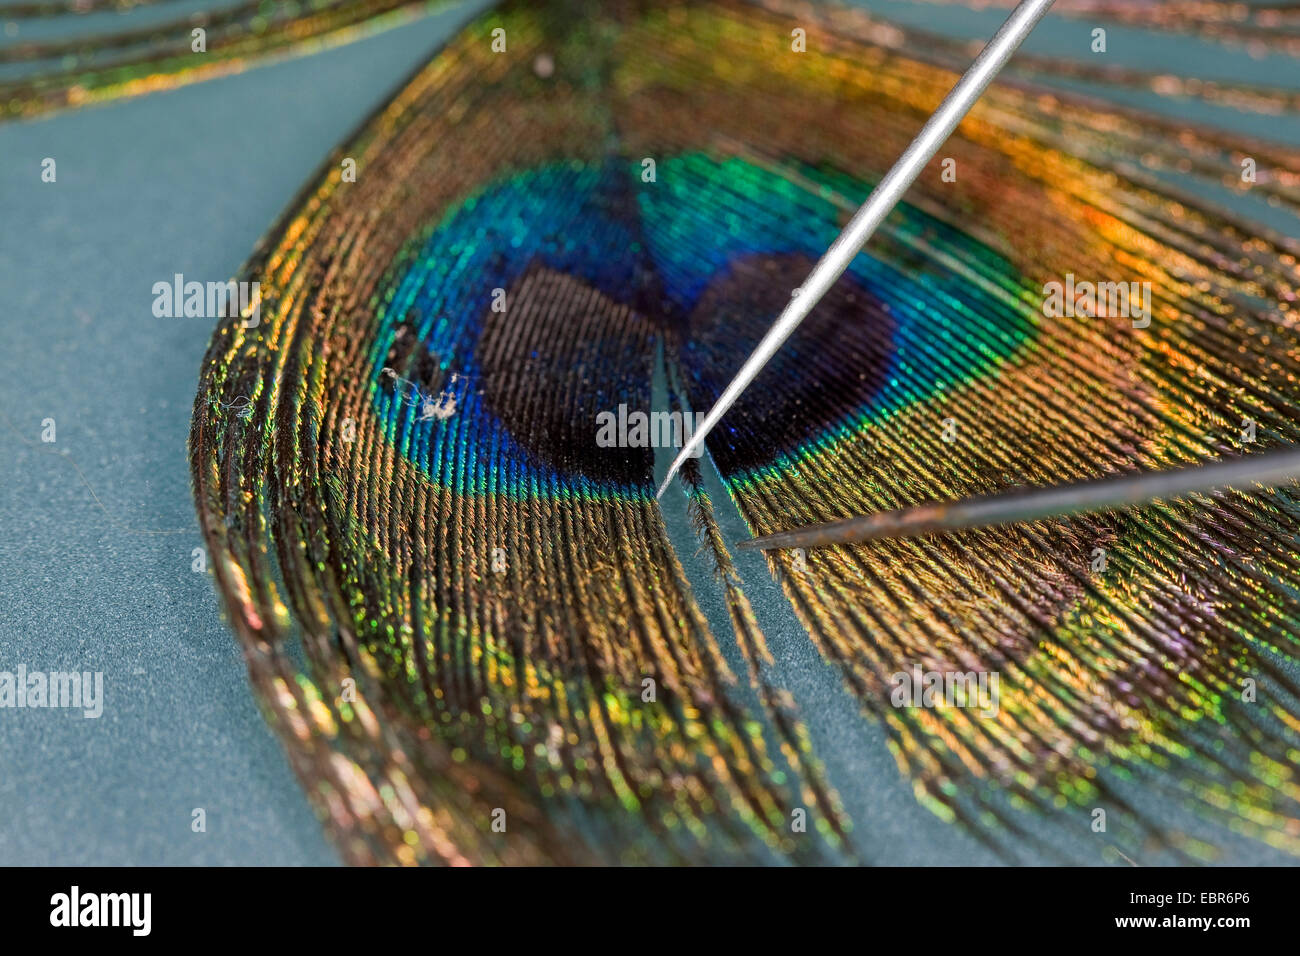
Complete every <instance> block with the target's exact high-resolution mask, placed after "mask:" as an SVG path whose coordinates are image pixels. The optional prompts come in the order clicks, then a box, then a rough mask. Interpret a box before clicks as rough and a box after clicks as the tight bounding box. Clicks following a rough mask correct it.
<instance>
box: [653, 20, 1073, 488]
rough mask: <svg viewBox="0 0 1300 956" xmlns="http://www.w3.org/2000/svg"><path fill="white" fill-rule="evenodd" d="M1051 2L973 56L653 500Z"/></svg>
mask: <svg viewBox="0 0 1300 956" xmlns="http://www.w3.org/2000/svg"><path fill="white" fill-rule="evenodd" d="M1052 2H1053V0H1022V2H1021V3H1020V5H1019V6H1017V7H1016V8H1015V10H1013V11H1012V12H1011V16H1009V17H1008V18H1007V21H1006V23H1004V24H1002V27H1001V28H1000V29H999V30H998V32H997V33H996V34H994V35H993V39H992V40H990V41H989V42H988V45H987V46H986V47H984V49H983V50H982V51H980V55H979V56H977V57H976V58H975V62H974V63H972V64H971V66H970V69H968V70H967V71H966V73H965V74H964V75H963V76H962V78H961V79H960V80H958V81H957V85H956V86H954V87H953V88H952V91H951V92H950V93H949V94H948V95H947V97H945V98H944V101H943V102H942V103H940V104H939V108H938V109H937V110H935V112H934V115H933V116H931V117H930V119H929V120H928V121H927V122H926V124H925V126H923V127H922V128H921V132H920V133H918V134H917V137H916V139H914V140H912V143H911V145H910V146H908V147H907V149H906V150H905V151H904V153H903V155H902V156H900V157H899V159H898V162H896V163H894V166H893V168H892V169H890V170H889V172H888V173H886V174H885V178H884V179H882V180H881V181H880V182H879V183H878V184H877V185H876V188H875V189H874V190H872V192H871V195H870V196H868V197H867V201H866V202H864V203H863V204H862V207H861V208H860V209H858V211H857V212H856V213H854V214H853V218H852V219H851V220H849V224H848V226H846V227H845V229H844V231H843V232H842V233H840V235H839V236H838V237H837V238H836V240H835V241H834V242H833V243H831V247H830V248H829V249H827V250H826V253H825V254H824V255H823V256H822V257H821V259H820V260H819V261H818V263H817V265H816V266H814V267H813V271H812V272H811V273H809V275H808V278H807V279H805V280H804V283H803V285H802V286H800V287H799V288H798V289H795V290H794V293H793V294H792V297H791V299H790V303H789V305H787V306H786V307H785V309H784V310H783V311H782V312H781V314H780V315H779V316H778V317H777V319H776V322H774V323H773V324H772V328H771V329H769V330H768V332H767V334H766V335H765V336H763V340H762V341H761V342H759V343H758V348H756V349H754V352H753V354H752V355H750V356H749V358H748V359H746V360H745V364H744V365H742V366H741V368H740V371H739V372H737V373H736V377H735V378H734V379H732V381H731V384H729V385H728V386H727V387H726V388H725V389H724V390H723V392H722V394H721V395H720V396H718V400H717V402H716V403H714V406H713V407H712V408H711V409H709V412H708V414H707V415H705V416H704V420H703V421H702V422H701V423H700V424H699V426H698V427H697V428H696V430H695V432H694V434H693V435H691V437H690V438H689V439H688V440H687V441H686V443H685V444H684V445H683V446H682V449H681V452H680V453H678V455H677V457H676V458H675V459H673V463H672V465H671V466H670V467H669V469H668V475H667V477H665V478H664V481H663V484H662V485H660V486H659V491H658V492H657V493H656V495H655V497H657V498H662V497H663V493H664V491H666V490H667V488H668V485H669V483H670V482H671V481H672V479H673V476H674V475H675V474H677V471H678V469H679V468H681V467H682V465H684V464H685V463H686V462H687V460H688V459H690V458H692V457H693V456H694V453H695V450H696V449H697V448H699V447H700V445H701V444H703V442H704V438H705V436H706V435H708V434H709V432H710V431H712V430H713V427H714V426H715V425H717V424H718V421H719V420H720V419H721V418H722V416H723V415H725V414H726V413H727V410H728V409H729V408H731V406H732V405H733V404H734V403H735V401H736V399H737V398H739V397H740V393H741V392H743V391H744V390H745V389H746V388H747V387H748V386H749V384H750V383H751V382H752V381H753V380H754V378H755V377H756V376H757V375H758V373H759V372H760V371H762V369H763V366H764V365H766V364H767V363H768V360H769V359H771V358H772V356H773V355H775V354H776V352H777V350H778V349H780V348H781V345H782V343H784V342H785V340H786V339H787V338H789V337H790V335H791V333H793V332H794V330H795V329H796V328H797V327H798V326H799V323H800V322H802V321H803V320H804V318H805V317H806V316H807V315H808V313H809V312H811V311H812V309H813V306H815V305H816V304H817V302H818V301H819V300H820V299H821V297H822V296H824V295H825V294H826V293H827V291H828V290H829V289H830V287H831V286H832V285H834V284H835V280H836V279H838V278H839V277H840V275H841V274H842V273H843V272H844V270H845V269H847V268H848V267H849V263H851V262H852V261H853V257H854V256H856V255H857V254H858V252H860V251H861V249H862V247H863V246H864V245H866V243H867V240H868V239H870V238H871V234H872V233H873V232H875V231H876V227H877V226H879V225H880V223H881V222H882V221H883V220H884V218H885V216H887V215H888V214H889V211H890V210H891V209H893V208H894V206H896V205H897V204H898V201H899V200H900V199H902V198H903V193H905V192H906V191H907V187H909V186H910V185H912V183H913V181H915V179H916V177H917V176H918V175H920V173H921V170H922V169H923V168H925V164H926V163H928V162H929V161H930V159H931V158H932V157H933V156H934V154H935V153H936V152H937V151H938V149H939V147H940V146H942V145H943V143H944V141H945V140H947V138H948V136H949V135H950V134H951V133H952V131H953V130H954V129H956V128H957V124H958V123H959V122H961V119H962V117H963V116H965V115H966V113H967V112H968V111H969V110H970V108H971V107H972V106H974V105H975V101H976V100H977V99H979V97H980V94H981V93H983V92H984V90H985V88H986V87H987V86H988V85H989V83H990V82H991V81H992V79H993V77H994V76H996V75H997V72H998V71H999V70H1000V69H1002V66H1003V65H1004V64H1005V63H1006V62H1007V60H1008V59H1009V58H1010V57H1011V54H1012V53H1014V52H1015V50H1016V48H1017V47H1019V46H1020V43H1021V41H1023V40H1024V39H1025V37H1027V36H1028V35H1029V31H1031V30H1032V29H1033V28H1034V25H1035V24H1036V23H1038V21H1039V20H1040V19H1042V17H1043V15H1044V14H1045V13H1047V11H1048V9H1049V8H1050V7H1051V6H1052Z"/></svg>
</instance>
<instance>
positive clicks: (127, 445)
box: [0, 0, 1300, 864]
mask: <svg viewBox="0 0 1300 956" xmlns="http://www.w3.org/2000/svg"><path fill="white" fill-rule="evenodd" d="M479 5H480V6H481V4H479ZM868 5H869V6H872V7H875V8H877V9H880V10H883V11H886V12H888V13H891V14H897V15H900V16H906V17H908V18H910V22H912V23H915V24H917V25H926V26H929V27H931V28H935V29H940V28H942V29H944V30H948V31H951V32H954V33H955V34H956V35H962V36H970V35H980V34H987V33H989V32H991V30H992V28H993V26H994V25H995V23H996V21H997V20H999V19H1000V14H998V13H996V12H992V11H984V12H982V13H969V14H968V13H966V12H963V11H956V10H952V9H951V8H948V7H936V6H930V5H927V4H921V5H918V6H915V7H912V6H911V5H906V4H899V3H895V2H885V0H879V2H873V3H870V4H868ZM461 16H463V14H462V15H456V14H451V15H447V16H444V17H439V18H433V19H430V20H425V21H421V22H419V23H415V24H412V25H409V26H405V27H401V28H398V29H396V30H393V31H391V32H389V33H386V34H382V35H380V36H377V37H372V38H369V39H366V40H362V41H360V42H358V43H356V44H354V45H351V46H348V47H343V48H340V49H336V50H332V51H329V52H326V53H322V54H318V55H316V56H313V57H311V58H307V59H302V60H294V61H290V62H286V63H281V64H277V65H273V66H268V67H265V68H261V69H256V70H252V71H250V72H248V73H245V74H242V75H238V76H233V77H228V78H223V79H219V80H215V81H211V82H208V83H203V84H199V85H195V86H190V87H185V88H182V89H179V90H174V91H171V92H167V93H161V94H155V95H152V96H149V97H146V98H143V99H137V100H133V101H129V102H123V103H117V104H113V105H109V106H105V107H100V108H96V109H90V110H85V111H81V112H73V113H65V114H61V115H58V116H55V117H52V118H49V119H46V120H42V121H39V122H32V123H20V124H7V125H0V222H2V223H3V229H0V415H3V418H2V419H0V670H6V669H8V670H12V669H13V667H14V666H16V665H17V664H18V663H24V664H26V665H27V666H28V667H29V668H32V669H38V668H39V669H52V668H57V669H73V668H75V669H77V670H102V671H103V672H104V674H105V681H106V685H107V687H106V697H107V701H106V705H105V712H104V716H103V717H102V718H100V719H99V720H86V719H84V718H82V717H80V716H76V715H74V714H72V713H68V712H62V711H14V710H5V711H0V863H108V864H117V863H202V864H211V863H290V864H293V863H330V862H334V861H335V860H336V856H335V854H334V852H333V851H332V849H331V848H330V847H329V846H328V845H327V843H326V842H325V840H324V838H323V836H322V834H321V831H320V828H319V826H318V825H317V822H316V820H315V819H314V817H313V816H312V814H311V812H310V810H309V809H308V807H307V804H306V801H305V799H304V797H303V795H302V793H301V790H300V788H299V786H298V784H297V782H296V781H295V779H294V778H293V776H292V774H291V772H290V771H289V768H288V766H287V763H286V761H285V759H284V756H283V753H282V752H281V749H280V747H279V745H278V744H277V743H276V741H275V740H274V738H273V737H272V735H271V734H270V732H269V731H268V730H267V728H266V727H265V725H264V723H263V721H262V719H261V716H260V715H259V714H258V712H257V710H256V708H255V706H254V704H253V701H252V697H251V694H250V692H249V689H248V686H247V680H246V677H245V671H244V666H243V662H242V659H241V657H240V655H239V653H238V651H237V649H236V647H235V643H234V640H233V638H232V637H231V635H230V633H229V631H228V630H227V628H226V626H225V623H224V621H223V620H222V617H221V613H220V609H219V607H218V603H217V600H216V596H215V594H214V592H213V589H212V586H211V581H210V578H209V577H208V576H207V575H203V574H195V573H193V572H192V571H191V550H192V549H193V548H194V547H196V546H198V545H199V544H200V543H201V542H200V540H199V535H198V530H197V526H196V522H195V519H194V509H193V504H192V501H191V498H190V491H189V478H188V470H187V463H186V454H185V440H186V435H187V431H188V425H189V418H190V406H191V402H192V400H193V396H194V390H195V384H196V377H197V371H198V366H199V360H200V357H201V356H202V353H203V351H204V348H205V345H206V343H207V339H208V335H209V333H210V323H209V322H208V321H206V320H200V319H155V318H154V317H153V315H152V314H151V309H150V306H151V303H152V294H151V291H150V290H151V286H152V284H153V282H155V281H158V280H160V279H167V278H168V277H170V276H171V275H172V274H173V273H175V272H182V273H184V274H185V275H186V276H187V277H189V278H200V279H205V280H206V279H220V278H224V277H226V276H228V275H230V274H231V273H233V272H234V270H235V269H236V268H237V267H238V265H239V264H240V262H241V261H242V260H243V259H244V258H245V256H246V255H247V254H248V252H249V250H250V249H251V248H252V246H253V244H254V243H255V242H256V240H257V239H258V238H259V237H260V236H261V235H262V233H263V231H264V230H265V228H266V227H267V225H268V224H269V223H270V222H271V221H272V220H273V219H274V218H275V216H276V215H277V214H278V213H279V212H280V211H281V209H282V208H283V206H284V204H285V203H286V202H287V201H288V200H289V198H290V197H291V196H292V195H293V194H294V192H295V191H296V190H297V189H298V187H299V186H300V185H301V184H302V183H303V181H304V180H305V179H306V177H307V176H308V175H309V174H310V173H311V172H312V170H313V169H314V168H315V167H316V166H317V165H318V163H319V162H320V160H321V158H322V157H323V156H324V155H325V154H326V153H327V152H328V151H329V150H330V149H331V148H332V147H333V146H334V145H335V144H336V143H337V142H338V141H339V140H340V139H341V138H342V137H343V136H344V135H345V134H346V133H347V132H348V131H349V130H350V129H351V128H352V127H353V126H354V125H355V124H356V123H357V122H358V121H359V120H360V119H361V117H362V116H363V115H364V114H365V113H366V112H367V111H368V110H369V109H371V108H372V107H373V106H375V105H377V104H378V103H380V102H382V100H383V99H384V98H385V96H386V93H387V91H388V90H390V89H391V88H392V86H393V85H394V84H395V83H397V82H398V81H399V80H400V79H401V78H402V77H403V76H404V75H405V74H406V73H408V72H409V71H410V70H411V69H412V68H414V67H415V66H416V65H417V64H418V63H420V62H421V61H422V60H423V58H424V57H425V55H426V54H427V53H428V52H429V51H430V50H431V49H432V48H433V47H434V46H435V45H436V44H437V43H438V42H439V41H440V39H441V38H442V37H443V36H444V35H445V34H446V33H447V32H449V30H450V28H451V26H452V25H453V24H454V23H455V22H458V20H459V19H460V17H461ZM1080 32H1082V33H1084V34H1085V35H1086V25H1085V24H1081V23H1079V22H1060V23H1051V22H1049V23H1047V24H1044V28H1043V29H1042V30H1040V33H1039V34H1038V35H1036V36H1035V37H1034V38H1031V41H1030V42H1031V48H1034V47H1036V48H1037V49H1038V51H1039V52H1064V51H1068V50H1069V49H1073V47H1072V46H1071V44H1074V43H1076V42H1077V39H1078V37H1077V34H1078V33H1080ZM1135 32H1136V31H1124V32H1123V35H1122V36H1120V37H1117V38H1119V39H1122V38H1123V36H1128V35H1131V34H1134V33H1135ZM1113 35H1114V34H1113ZM1165 43H1166V41H1165V40H1164V39H1162V38H1160V37H1150V36H1144V37H1143V39H1142V41H1141V49H1142V51H1143V52H1144V54H1150V51H1152V50H1153V49H1155V50H1166V49H1167V50H1168V51H1169V52H1168V53H1167V55H1168V56H1169V57H1172V58H1173V59H1171V60H1170V63H1169V64H1168V65H1170V66H1173V67H1177V66H1178V65H1179V63H1180V61H1179V59H1178V57H1182V56H1185V55H1186V54H1185V53H1184V52H1183V51H1181V50H1179V49H1178V48H1177V44H1174V45H1173V46H1169V47H1166V46H1164V45H1163V44H1165ZM1113 48H1114V47H1113ZM1120 55H1122V54H1120ZM1159 55H1160V56H1166V53H1164V52H1161V53H1160V54H1159ZM1152 62H1157V61H1154V60H1153V61H1152ZM1248 65H1249V64H1239V63H1237V62H1236V61H1233V62H1231V63H1229V62H1227V61H1225V62H1224V64H1223V65H1222V70H1223V72H1222V73H1220V75H1224V76H1231V75H1236V74H1235V72H1232V71H1236V70H1237V69H1246V67H1247V66H1248ZM1274 66H1275V64H1268V63H1264V64H1258V63H1256V64H1254V65H1253V69H1254V72H1253V73H1252V74H1250V75H1252V76H1254V77H1256V78H1259V77H1260V76H1261V75H1263V76H1265V77H1267V78H1271V77H1272V76H1273V74H1271V73H1270V70H1272V69H1273V67H1274ZM1261 71H1262V74H1261ZM1162 105H1165V106H1169V104H1162ZM1172 108H1173V109H1174V110H1175V112H1186V111H1187V110H1188V109H1189V107H1186V106H1183V105H1178V104H1175V105H1174V106H1173V107H1172ZM1198 109H1199V108H1198ZM1197 115H1198V117H1199V118H1210V117H1213V118H1215V119H1220V120H1224V121H1226V122H1229V123H1230V124H1234V125H1235V126H1236V128H1239V129H1241V130H1242V131H1243V132H1260V131H1263V130H1265V129H1267V131H1268V132H1270V133H1272V134H1273V135H1275V136H1277V137H1279V138H1283V139H1289V140H1290V141H1293V142H1296V141H1300V123H1298V122H1297V120H1296V118H1295V117H1287V118H1285V119H1284V120H1279V119H1277V118H1268V119H1267V120H1265V119H1262V118H1260V117H1244V118H1242V117H1237V116H1227V117H1224V116H1221V115H1220V111H1214V110H1204V109H1201V111H1200V112H1199V113H1198V114H1197ZM46 156H51V157H54V158H55V159H56V160H57V162H58V182H57V183H56V184H44V183H41V182H40V176H39V172H40V162H41V159H42V158H44V157H46ZM45 418H54V419H55V420H56V423H57V429H58V432H57V442H56V443H55V444H53V445H44V444H42V443H41V442H40V441H39V438H40V432H41V422H42V420H43V419H45ZM65 455H66V456H67V457H66V458H65V457H64V456H65ZM68 459H71V460H68ZM74 461H75V463H76V466H74V464H73V462H74ZM77 467H80V469H81V470H82V471H83V472H84V474H85V476H86V480H87V482H88V483H89V486H90V487H91V488H93V489H94V494H95V495H97V496H98V499H99V500H100V501H101V502H102V508H101V507H100V505H99V504H97V503H96V499H95V497H94V496H92V494H91V492H90V491H89V490H88V488H87V486H86V484H83V482H82V479H81V477H80V475H79V473H78V470H77ZM709 490H710V492H711V493H712V495H713V498H714V501H715V503H716V504H717V506H718V509H719V514H720V517H721V519H722V520H723V523H724V530H725V533H726V535H727V536H728V537H729V538H731V539H733V540H734V539H735V538H739V537H742V536H744V532H743V529H742V528H741V527H740V525H739V519H738V517H737V516H736V515H735V513H734V511H733V510H731V509H730V507H729V505H728V504H727V503H726V501H725V496H724V495H723V494H722V492H721V489H720V487H719V486H718V484H717V482H716V479H714V478H712V476H710V487H709ZM678 503H679V504H680V500H679V501H678ZM668 511H669V519H670V523H671V526H672V530H673V533H674V538H675V540H676V541H677V543H678V547H679V550H680V552H681V553H682V555H683V560H684V561H685V562H686V564H687V567H688V569H689V570H690V572H691V574H692V578H693V580H695V581H696V582H697V592H698V596H699V598H700V600H701V603H702V605H703V606H704V607H705V610H706V611H707V612H708V613H709V615H710V618H711V619H712V620H713V621H714V622H715V626H716V629H717V632H718V633H719V634H720V635H727V634H729V628H728V627H727V625H726V623H725V619H726V618H725V609H724V608H723V606H722V603H721V600H720V596H719V594H718V592H717V590H716V589H715V588H713V587H712V586H711V585H710V582H709V575H708V568H707V566H706V565H705V564H704V563H703V562H702V560H701V559H699V558H698V557H696V556H694V551H695V546H694V543H693V541H692V539H691V537H690V534H689V530H688V528H687V526H686V524H685V520H684V508H678V509H676V510H675V509H674V507H673V505H672V502H671V501H670V502H669V509H668ZM127 529H132V530H127ZM170 529H178V533H168V534H140V533H135V532H137V531H141V530H144V531H157V530H170ZM738 564H739V567H740V570H741V572H742V573H743V574H744V576H745V580H746V584H747V590H748V593H749V594H750V596H751V599H752V600H753V601H754V603H755V608H756V613H757V614H758V616H759V620H760V623H761V624H762V625H763V627H764V629H765V631H766V633H767V635H768V638H769V641H770V642H771V646H772V649H773V652H774V655H775V656H776V658H777V678H778V680H779V681H780V682H782V683H784V684H785V685H786V686H788V687H790V689H791V690H792V691H793V692H794V694H795V696H796V698H797V699H798V700H799V701H800V703H801V705H802V706H803V709H804V716H805V718H806V719H807V721H808V723H809V726H810V729H811V732H812V735H813V738H814V742H815V744H816V747H817V750H818V751H819V753H820V754H821V756H822V757H823V758H824V759H825V761H826V763H827V769H828V771H829V773H830V775H831V780H832V782H833V783H834V785H835V786H836V787H837V788H838V789H839V790H840V792H841V794H842V795H843V797H844V799H845V802H846V804H847V805H848V808H849V810H850V811H851V813H852V815H853V816H854V818H855V821H856V824H857V836H858V839H859V842H860V843H861V845H862V847H863V849H864V851H865V853H866V854H867V855H868V857H869V858H870V859H872V860H873V861H875V862H883V863H947V864H952V863H964V862H988V861H991V860H992V857H991V855H990V854H989V853H988V852H987V851H985V850H984V849H983V848H981V847H980V846H978V845H977V844H975V843H974V841H973V840H971V839H970V838H968V837H966V836H964V835H962V834H961V833H959V832H958V831H956V830H955V829H953V828H951V827H948V826H945V825H943V824H942V823H940V822H939V821H938V820H937V819H936V818H934V817H933V816H931V815H930V814H929V813H928V812H926V811H925V810H923V809H922V808H921V807H920V806H919V805H918V804H917V803H916V802H915V800H914V799H913V798H912V795H911V788H910V785H909V784H908V783H907V782H905V781H903V780H902V779H900V778H899V776H898V773H897V770H896V768H895V766H894V763H893V760H892V759H891V758H890V756H889V754H888V752H887V750H886V749H885V746H884V742H883V739H882V736H881V734H880V733H879V732H878V731H877V730H876V729H874V728H873V727H871V726H870V725H869V724H867V723H866V722H865V721H864V720H863V719H862V718H861V717H860V716H859V715H858V713H857V711H856V707H855V705H854V703H853V702H852V701H851V699H850V698H849V697H848V695H847V694H846V693H845V692H844V691H843V690H842V689H841V687H840V683H839V680H838V678H837V676H836V675H835V674H834V672H833V671H832V670H831V669H830V668H829V667H827V666H826V665H825V664H824V663H823V662H822V661H821V660H820V659H818V657H817V656H816V654H815V653H814V652H813V651H812V649H811V647H810V645H809V643H808V640H807V637H806V635H804V633H803V631H802V629H801V628H800V627H799V625H798V624H797V622H796V621H795V620H794V618H793V615H792V614H791V612H790V609H789V606H788V604H787V603H786V602H785V601H784V599H783V598H782V597H781V595H780V592H779V589H778V588H777V586H776V585H775V584H774V583H773V582H772V581H771V580H770V578H768V576H767V574H766V572H765V570H764V568H763V566H762V561H761V558H759V557H758V556H757V555H752V554H750V555H742V556H740V557H739V558H738ZM724 640H725V638H724ZM731 656H732V660H733V664H734V665H735V666H736V668H737V670H738V672H741V673H743V667H741V665H740V664H739V662H738V661H737V660H736V659H735V655H734V652H733V653H732V654H731ZM195 807H203V808H204V809H205V810H206V812H207V816H208V830H207V833H205V834H195V833H192V832H191V830H190V819H191V817H190V814H191V811H192V810H193V808H195ZM1170 812H1171V813H1172V811H1170ZM1090 839H1091V838H1090V837H1089V836H1088V835H1087V831H1086V825H1081V826H1080V827H1079V830H1078V832H1074V831H1070V832H1062V831H1060V830H1057V831H1056V832H1053V833H1051V834H1050V835H1049V836H1048V840H1049V842H1051V843H1054V844H1056V845H1059V846H1061V847H1062V848H1065V847H1067V846H1069V847H1072V848H1074V849H1075V850H1076V852H1077V853H1078V854H1079V855H1080V856H1081V857H1083V858H1098V859H1099V858H1100V855H1099V853H1098V852H1097V851H1096V848H1095V844H1094V843H1092V842H1088V841H1090ZM1230 858H1231V859H1233V860H1236V861H1240V862H1248V861H1251V860H1259V859H1265V858H1270V855H1269V854H1266V853H1264V852H1263V851H1261V850H1260V849H1259V848H1258V847H1257V846H1256V845H1254V844H1247V843H1234V844H1232V847H1231V853H1230ZM1143 862H1148V861H1143Z"/></svg>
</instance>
